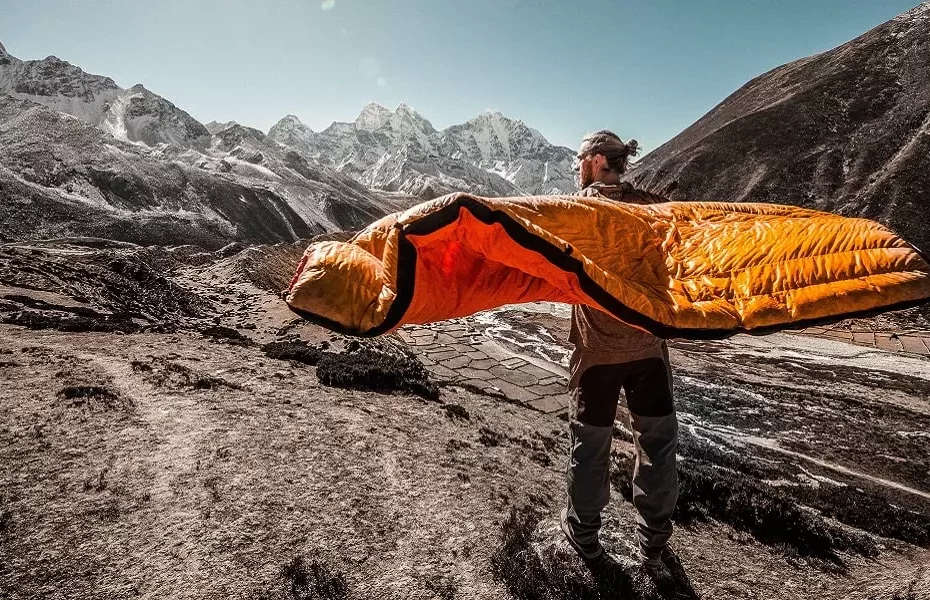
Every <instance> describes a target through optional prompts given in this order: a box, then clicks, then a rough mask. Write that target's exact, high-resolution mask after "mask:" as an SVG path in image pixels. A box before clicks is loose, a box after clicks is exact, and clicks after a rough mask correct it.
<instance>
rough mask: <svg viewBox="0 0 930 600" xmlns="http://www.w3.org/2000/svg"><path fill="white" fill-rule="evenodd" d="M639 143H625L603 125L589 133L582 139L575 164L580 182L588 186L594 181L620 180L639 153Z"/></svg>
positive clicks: (616, 181) (613, 181) (614, 182)
mask: <svg viewBox="0 0 930 600" xmlns="http://www.w3.org/2000/svg"><path fill="white" fill-rule="evenodd" d="M638 149H639V143H638V142H637V141H636V140H630V141H629V142H627V143H623V140H621V139H620V138H619V137H618V136H617V134H616V133H614V132H612V131H607V130H606V129H602V130H600V131H595V132H594V133H589V134H588V135H586V136H584V139H582V140H581V145H580V146H579V147H578V154H577V155H576V156H575V167H576V169H577V170H578V183H579V184H580V186H581V187H582V188H586V187H588V186H589V185H591V184H592V183H596V182H597V183H606V184H616V183H620V175H622V174H623V173H624V171H626V169H627V166H629V164H630V157H631V156H636V153H637V151H638Z"/></svg>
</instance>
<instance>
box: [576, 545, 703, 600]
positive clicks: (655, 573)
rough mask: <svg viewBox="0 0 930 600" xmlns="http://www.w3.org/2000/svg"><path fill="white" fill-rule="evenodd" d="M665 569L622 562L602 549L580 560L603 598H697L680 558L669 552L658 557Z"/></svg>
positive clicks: (683, 599)
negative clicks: (582, 560)
mask: <svg viewBox="0 0 930 600" xmlns="http://www.w3.org/2000/svg"><path fill="white" fill-rule="evenodd" d="M662 562H663V564H664V566H665V568H662V567H659V568H657V569H647V568H645V567H643V566H641V565H638V564H636V565H623V564H621V563H619V562H618V561H617V560H616V559H615V558H614V557H612V556H611V555H610V554H609V553H607V552H605V553H604V554H602V555H601V556H600V557H598V558H595V559H587V560H584V563H585V566H586V567H588V569H589V570H590V571H591V574H592V575H593V576H594V580H595V581H596V582H597V583H596V585H597V591H598V593H599V594H601V595H603V596H604V597H610V596H613V595H617V596H618V597H628V598H635V599H637V600H638V599H641V598H650V599H652V598H663V599H665V598H669V599H672V598H674V599H675V600H678V599H681V600H689V599H693V600H697V599H698V598H699V596H698V595H697V592H695V591H694V587H693V586H692V585H691V579H690V578H689V577H688V573H687V572H686V571H685V567H684V565H682V564H681V560H680V559H679V558H678V556H677V555H676V554H675V553H673V552H667V553H666V554H665V555H664V556H663V559H662Z"/></svg>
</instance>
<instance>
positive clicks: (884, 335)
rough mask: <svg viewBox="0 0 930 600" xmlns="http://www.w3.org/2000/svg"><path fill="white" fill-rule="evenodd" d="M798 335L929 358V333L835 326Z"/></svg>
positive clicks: (811, 328) (812, 328) (802, 332)
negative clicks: (892, 331) (893, 331)
mask: <svg viewBox="0 0 930 600" xmlns="http://www.w3.org/2000/svg"><path fill="white" fill-rule="evenodd" d="M798 333H800V334H802V335H813V336H817V337H824V338H829V339H832V340H839V341H843V342H849V343H851V344H857V345H860V346H871V347H873V348H878V349H879V350H888V351H890V352H907V353H909V354H920V355H923V356H926V357H930V332H927V331H902V332H898V333H888V332H880V331H878V332H876V331H872V330H871V329H861V330H856V329H855V328H854V329H852V330H850V329H846V328H844V327H843V326H842V325H840V324H837V325H834V326H832V327H809V328H807V329H804V330H801V331H799V332H798Z"/></svg>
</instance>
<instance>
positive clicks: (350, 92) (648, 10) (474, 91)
mask: <svg viewBox="0 0 930 600" xmlns="http://www.w3.org/2000/svg"><path fill="white" fill-rule="evenodd" d="M917 4H919V2H918V1H917V0H650V1H647V0H635V1H634V0H588V1H585V0H148V1H145V2H142V1H139V0H0V42H2V43H3V45H4V46H5V47H6V49H7V51H8V52H9V53H10V54H12V55H13V56H16V57H17V58H20V59H23V60H33V59H41V58H45V57H46V56H49V55H55V56H57V57H59V58H61V59H63V60H67V61H68V62H70V63H72V64H75V65H78V66H80V67H81V68H83V69H84V70H85V71H88V72H90V73H95V74H100V75H106V76H109V77H111V78H113V80H114V81H116V83H117V84H118V85H120V86H122V87H130V86H132V85H134V84H136V83H142V84H144V85H145V87H146V88H148V89H149V90H151V91H153V92H155V93H157V94H160V95H162V96H164V97H165V98H167V99H168V100H169V101H171V102H173V103H174V104H175V105H177V106H179V107H180V108H182V109H184V110H186V111H187V112H188V113H190V114H191V115H192V116H193V117H194V118H196V119H198V120H199V121H201V122H204V123H205V122H208V121H212V120H217V121H228V120H235V121H237V122H239V123H241V124H243V125H249V126H251V127H255V128H258V129H261V130H263V131H267V130H268V128H269V127H271V126H272V125H273V124H274V123H276V122H277V121H278V120H279V119H280V118H282V117H283V116H285V115H287V114H294V115H297V116H298V117H299V118H300V120H301V121H303V122H304V123H306V124H308V125H309V126H310V127H312V128H313V129H314V130H315V131H320V130H322V129H325V128H326V127H327V126H329V124H330V123H332V122H333V121H352V120H354V119H355V117H356V116H357V115H358V113H359V112H360V111H361V109H362V108H363V107H364V106H365V105H366V104H367V103H368V102H371V101H374V102H377V103H379V104H382V105H384V106H386V107H388V108H392V109H393V108H396V106H397V105H398V104H400V103H401V102H403V103H406V104H408V105H410V106H412V107H413V108H415V109H416V110H417V111H418V112H419V113H420V114H421V115H423V116H424V117H425V118H426V119H428V120H429V121H430V122H431V123H432V124H433V126H434V127H436V128H437V129H443V128H445V127H448V126H450V125H454V124H457V123H462V122H464V121H466V120H468V119H471V118H474V117H475V116H477V115H478V114H480V113H481V112H483V111H486V110H493V111H500V112H502V113H503V114H505V115H506V116H508V117H510V118H513V119H521V120H523V121H524V122H525V123H526V124H527V125H529V126H530V127H533V128H535V129H537V130H539V131H540V132H541V133H542V134H543V135H544V136H546V138H547V139H548V140H549V141H550V142H552V143H555V144H560V145H564V146H569V147H573V148H574V147H577V145H578V141H579V140H580V138H581V137H582V136H583V135H584V134H585V133H588V132H590V131H594V130H597V129H605V128H606V129H612V130H614V131H616V132H617V133H618V134H619V135H620V136H621V137H622V138H624V139H627V138H631V137H632V138H636V139H637V140H638V141H639V142H640V144H641V146H642V147H643V149H644V150H645V151H646V152H648V151H650V150H653V149H655V148H656V147H658V146H659V145H661V144H662V143H664V142H665V141H667V140H669V139H670V138H672V137H674V136H675V135H676V134H677V133H679V132H680V131H681V130H683V129H684V128H686V127H687V126H688V125H690V124H691V123H693V122H694V121H696V120H697V119H699V118H700V117H701V116H702V115H704V114H705V113H706V112H707V111H709V110H710V109H711V108H713V107H714V106H715V105H716V104H718V103H719V102H721V101H722V100H723V99H724V98H725V97H726V96H728V95H729V94H731V93H732V92H734V91H735V90H736V89H738V88H739V87H740V86H742V85H743V84H744V83H746V82H747V81H748V80H750V79H752V78H753V77H755V76H756V75H760V74H762V73H764V72H766V71H768V70H770V69H772V68H774V67H777V66H779V65H781V64H784V63H787V62H790V61H792V60H796V59H798V58H803V57H805V56H809V55H811V54H816V53H819V52H823V51H825V50H829V49H830V48H833V47H835V46H838V45H840V44H842V43H844V42H846V41H848V40H850V39H852V38H854V37H856V36H858V35H861V34H862V33H865V32H866V31H868V30H869V29H871V28H872V27H875V26H876V25H879V24H881V23H883V22H884V21H887V20H888V19H891V18H893V17H894V16H896V15H897V14H900V13H902V12H904V11H906V10H909V9H910V8H913V7H914V6H916V5H917Z"/></svg>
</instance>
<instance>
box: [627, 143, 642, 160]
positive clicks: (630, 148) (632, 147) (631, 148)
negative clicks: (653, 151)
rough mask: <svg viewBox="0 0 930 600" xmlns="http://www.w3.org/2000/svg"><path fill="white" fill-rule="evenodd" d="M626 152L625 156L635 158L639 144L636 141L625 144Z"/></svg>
mask: <svg viewBox="0 0 930 600" xmlns="http://www.w3.org/2000/svg"><path fill="white" fill-rule="evenodd" d="M626 152H627V156H636V155H637V154H639V142H637V141H636V140H630V141H629V142H627V143H626Z"/></svg>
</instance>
